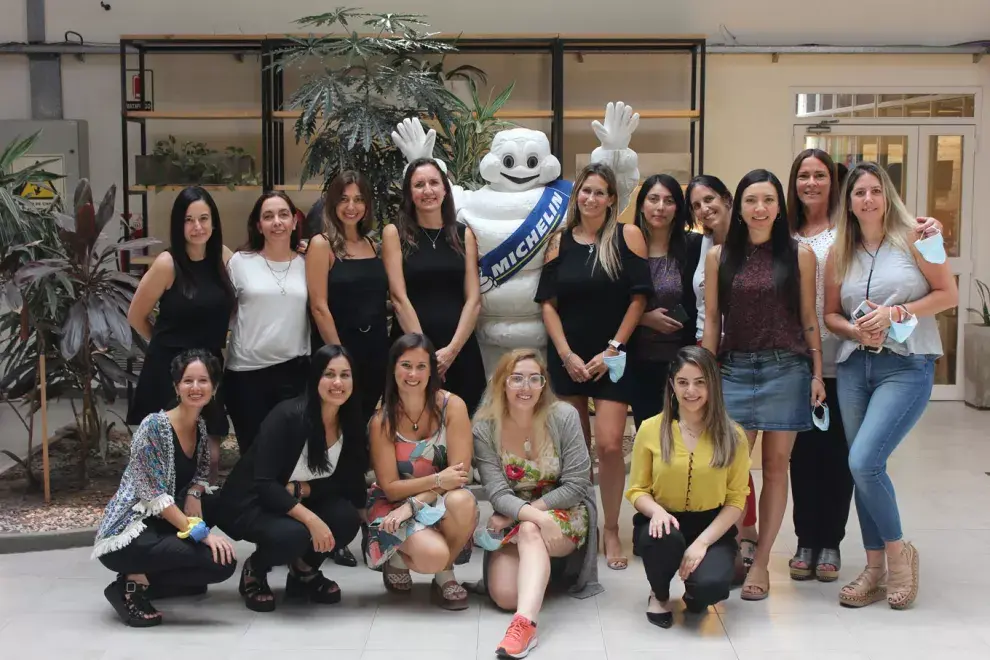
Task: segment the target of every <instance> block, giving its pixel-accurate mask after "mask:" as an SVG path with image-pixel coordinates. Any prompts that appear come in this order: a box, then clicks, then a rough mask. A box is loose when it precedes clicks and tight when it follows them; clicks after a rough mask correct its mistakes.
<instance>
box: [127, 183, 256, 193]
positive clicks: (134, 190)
mask: <svg viewBox="0 0 990 660" xmlns="http://www.w3.org/2000/svg"><path fill="white" fill-rule="evenodd" d="M197 185H198V186H199V187H200V188H203V189H205V190H216V191H220V192H222V191H229V192H235V191H236V192H242V191H248V190H261V186H260V185H259V186H234V190H231V189H230V188H229V187H228V186H224V185H220V184H196V183H186V184H176V185H167V186H131V187H130V188H128V189H127V190H128V192H132V193H142V192H164V191H172V190H183V189H185V188H188V187H189V186H197Z"/></svg>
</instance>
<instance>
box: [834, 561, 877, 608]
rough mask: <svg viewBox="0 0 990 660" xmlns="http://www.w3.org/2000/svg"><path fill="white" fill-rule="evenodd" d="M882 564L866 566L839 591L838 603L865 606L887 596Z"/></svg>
mask: <svg viewBox="0 0 990 660" xmlns="http://www.w3.org/2000/svg"><path fill="white" fill-rule="evenodd" d="M886 578H887V571H885V570H884V568H883V566H867V567H866V568H864V569H863V572H862V573H860V574H859V576H858V577H857V578H856V579H855V580H853V581H852V582H850V583H849V584H847V585H846V586H844V587H842V590H841V591H839V604H840V605H845V606H846V607H866V606H867V605H872V604H873V603H876V602H878V601H881V600H883V599H884V598H886V597H887V586H886V584H885V580H886Z"/></svg>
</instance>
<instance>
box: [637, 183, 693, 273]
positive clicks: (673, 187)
mask: <svg viewBox="0 0 990 660" xmlns="http://www.w3.org/2000/svg"><path fill="white" fill-rule="evenodd" d="M658 183H659V184H660V185H661V186H663V187H664V188H666V189H667V192H669V193H670V196H671V197H673V198H674V217H673V218H671V219H670V240H669V242H668V243H667V254H669V255H670V256H671V257H673V259H674V261H676V262H677V265H678V266H680V267H681V268H683V267H684V260H685V259H686V258H687V233H688V232H689V231H691V229H692V228H693V227H694V217H693V216H692V215H691V213H690V211H689V210H688V207H687V202H685V201H684V193H683V192H681V184H679V183H678V182H677V179H675V178H674V177H672V176H670V175H669V174H654V175H653V176H651V177H649V178H647V179H646V181H644V182H643V185H642V186H640V188H639V194H638V195H637V196H636V224H637V225H639V228H640V229H642V230H643V235H644V236H646V242H647V243H649V241H650V223H648V222H647V221H646V218H644V217H643V204H644V203H645V202H646V198H647V196H649V194H650V190H652V189H653V186H655V185H657V184H658Z"/></svg>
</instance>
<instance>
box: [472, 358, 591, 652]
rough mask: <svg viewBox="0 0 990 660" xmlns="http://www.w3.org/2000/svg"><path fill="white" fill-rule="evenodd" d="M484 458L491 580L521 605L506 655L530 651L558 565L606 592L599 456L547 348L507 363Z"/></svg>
mask: <svg viewBox="0 0 990 660" xmlns="http://www.w3.org/2000/svg"><path fill="white" fill-rule="evenodd" d="M474 452H475V463H476V465H477V467H478V472H479V474H480V475H481V483H482V485H483V486H484V488H485V492H486V494H487V495H488V500H489V501H490V502H491V503H492V508H493V509H494V510H495V513H494V514H493V515H492V517H491V518H489V520H488V525H487V527H486V528H485V529H482V530H479V531H478V533H477V534H476V535H475V539H476V543H477V544H479V545H480V546H481V547H483V548H484V549H485V550H486V551H487V552H486V553H485V560H484V583H485V585H486V586H487V591H488V595H489V596H490V597H491V599H492V601H493V602H494V603H495V605H497V606H498V607H499V608H500V609H503V610H507V611H510V612H511V611H514V612H515V616H514V617H513V618H512V622H511V623H510V624H509V628H508V630H507V631H506V633H505V637H504V638H503V639H502V641H501V643H500V644H499V646H498V648H497V650H496V654H497V655H498V656H499V657H501V658H522V657H525V655H526V654H527V653H528V652H529V651H530V650H531V649H532V648H533V647H534V646H536V643H537V635H536V627H537V619H538V618H539V614H540V608H541V607H542V605H543V597H544V594H545V592H546V589H547V585H548V584H549V583H550V579H551V574H552V573H553V571H552V566H554V565H557V568H558V573H557V574H558V577H559V578H560V580H561V582H562V583H564V584H565V585H566V586H567V588H568V591H569V592H570V593H571V595H573V596H574V597H576V598H587V597H589V596H593V595H595V594H597V593H601V591H602V587H601V585H599V584H598V566H597V562H598V553H597V552H596V549H597V547H596V541H597V527H596V518H597V511H596V505H595V494H594V490H593V489H592V486H591V481H590V479H589V475H590V468H591V457H590V455H589V454H588V448H587V446H586V445H585V442H584V434H583V432H582V430H581V420H580V417H579V416H578V414H577V411H576V410H575V409H574V407H573V406H571V405H570V404H567V403H563V402H560V401H557V399H556V397H555V396H554V394H553V392H552V391H551V390H550V388H549V387H547V370H546V366H545V365H544V363H543V359H542V358H541V357H540V355H539V353H538V352H537V351H534V350H530V349H517V350H515V351H512V352H510V353H506V354H505V355H503V356H502V359H501V360H499V363H498V365H497V366H496V368H495V372H494V374H493V375H492V380H491V384H490V385H489V386H488V389H487V390H486V392H485V397H484V398H483V399H482V404H481V407H480V408H479V409H478V413H477V414H476V415H475V418H474Z"/></svg>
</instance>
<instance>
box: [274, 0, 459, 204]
mask: <svg viewBox="0 0 990 660" xmlns="http://www.w3.org/2000/svg"><path fill="white" fill-rule="evenodd" d="M422 18H423V17H422V16H419V15H415V14H394V13H393V14H389V13H364V12H361V11H359V10H357V9H353V8H339V9H337V10H335V11H332V12H328V13H325V14H319V15H316V16H306V17H303V18H300V19H298V20H297V21H296V23H297V24H299V25H303V26H308V27H311V28H324V27H330V28H332V29H336V30H338V33H336V34H330V35H327V36H310V37H307V38H290V39H289V40H288V41H289V44H288V45H287V46H286V47H285V48H283V49H281V50H279V51H278V52H277V59H276V63H275V66H276V67H277V68H278V69H280V70H285V69H287V68H289V67H292V66H299V67H301V65H302V64H303V63H304V62H305V61H307V60H312V59H317V60H319V61H320V63H321V65H322V70H321V72H320V73H319V74H317V75H312V76H308V77H307V78H305V79H304V81H303V84H302V85H301V86H300V88H299V89H298V90H297V91H296V92H295V93H294V94H293V95H292V96H291V98H290V99H289V100H288V106H289V107H290V108H292V109H298V110H301V112H302V114H301V116H300V117H299V119H298V120H296V122H295V138H296V141H297V142H300V141H303V142H305V143H306V145H307V146H306V151H305V154H304V156H303V168H302V182H301V183H305V182H306V181H307V180H309V179H312V178H317V177H319V178H321V180H322V182H323V184H324V185H326V184H327V183H328V182H329V181H330V180H331V179H333V177H334V176H336V175H337V174H338V173H339V172H340V171H341V170H344V169H356V170H358V171H360V172H362V173H364V174H365V176H367V177H368V178H369V183H370V184H371V187H372V190H373V191H374V196H375V204H376V207H377V209H378V215H379V220H384V221H391V220H393V219H394V218H395V217H396V212H397V203H398V194H399V190H398V186H399V182H400V181H401V179H402V173H403V168H404V166H405V161H404V159H403V157H402V155H401V153H399V151H398V150H397V149H396V148H395V146H394V145H393V144H392V138H391V134H392V131H394V130H395V127H396V125H397V124H398V123H399V122H401V121H402V120H403V119H405V118H406V117H410V116H419V115H427V116H433V117H436V118H437V119H439V120H440V121H441V123H447V124H449V123H450V122H451V116H450V113H451V112H452V111H453V109H454V108H455V106H456V104H457V99H456V97H455V96H454V95H453V94H452V93H451V92H450V91H449V90H448V89H447V88H446V87H445V86H444V78H443V76H442V75H441V74H440V73H438V71H437V70H436V67H435V66H431V65H428V64H427V63H426V62H425V60H426V58H427V57H428V56H429V55H431V54H432V55H436V54H442V53H448V52H452V51H454V50H456V49H455V47H454V46H453V45H452V44H449V43H446V42H444V41H440V40H437V39H434V38H432V37H433V36H434V34H431V33H428V32H424V31H422V30H423V29H425V28H428V27H429V26H428V25H427V23H425V22H424V21H423V20H422ZM359 27H360V29H363V30H367V31H369V32H371V34H364V35H363V34H359V32H358V28H359Z"/></svg>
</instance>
